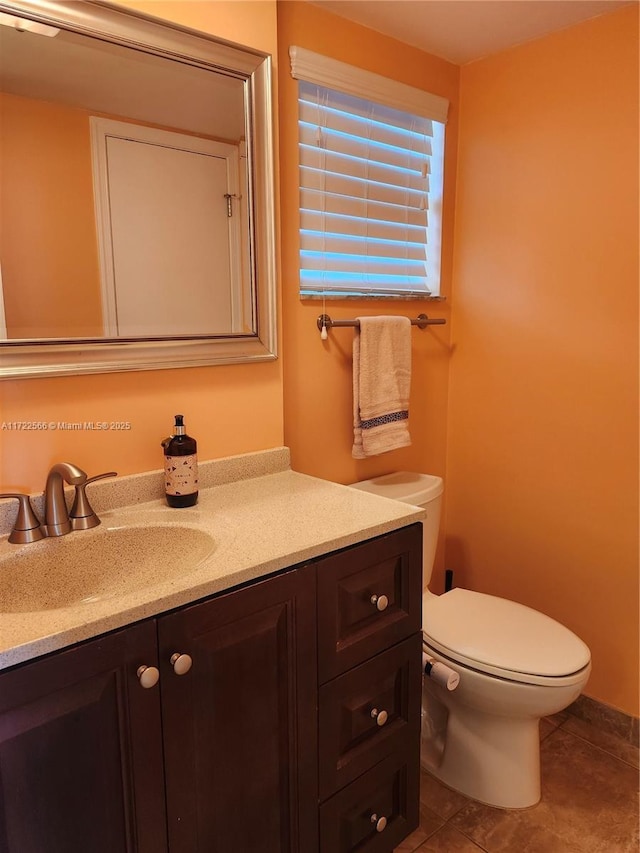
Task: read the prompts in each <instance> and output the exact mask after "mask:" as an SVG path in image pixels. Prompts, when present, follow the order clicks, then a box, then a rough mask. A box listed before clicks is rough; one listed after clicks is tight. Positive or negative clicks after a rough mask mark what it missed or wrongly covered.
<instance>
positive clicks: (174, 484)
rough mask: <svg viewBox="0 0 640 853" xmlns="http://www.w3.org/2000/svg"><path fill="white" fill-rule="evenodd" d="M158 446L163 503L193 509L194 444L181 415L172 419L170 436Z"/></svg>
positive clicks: (195, 482)
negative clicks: (165, 501) (159, 448)
mask: <svg viewBox="0 0 640 853" xmlns="http://www.w3.org/2000/svg"><path fill="white" fill-rule="evenodd" d="M161 444H162V447H163V449H164V472H165V478H164V488H165V494H166V498H167V503H168V504H169V506H172V507H186V506H193V505H194V504H195V503H196V502H197V500H198V456H197V450H198V444H197V442H196V440H195V438H192V437H191V436H190V435H187V432H186V429H185V426H184V415H176V416H175V426H174V430H173V435H170V436H169V437H168V438H165V439H164V441H162V442H161Z"/></svg>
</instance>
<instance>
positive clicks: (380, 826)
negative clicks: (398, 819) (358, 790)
mask: <svg viewBox="0 0 640 853" xmlns="http://www.w3.org/2000/svg"><path fill="white" fill-rule="evenodd" d="M371 823H373V824H374V825H375V828H376V832H384V831H385V829H386V827H387V819H386V817H385V816H384V815H382V816H381V817H378V815H377V814H375V813H374V814H372V815H371Z"/></svg>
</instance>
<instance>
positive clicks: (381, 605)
mask: <svg viewBox="0 0 640 853" xmlns="http://www.w3.org/2000/svg"><path fill="white" fill-rule="evenodd" d="M371 603H372V604H373V605H374V606H375V608H376V610H380V611H382V610H386V609H387V607H388V606H389V599H388V598H387V596H386V595H372V596H371Z"/></svg>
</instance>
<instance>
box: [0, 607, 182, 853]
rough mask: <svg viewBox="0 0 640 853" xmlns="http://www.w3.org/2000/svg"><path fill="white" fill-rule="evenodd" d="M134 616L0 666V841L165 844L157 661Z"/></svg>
mask: <svg viewBox="0 0 640 853" xmlns="http://www.w3.org/2000/svg"><path fill="white" fill-rule="evenodd" d="M157 658H158V652H157V644H156V630H155V625H154V624H153V622H143V623H140V624H138V625H134V626H132V627H131V628H127V629H126V630H124V631H117V632H116V633H113V634H108V635H106V636H104V637H100V638H99V639H97V640H93V641H91V642H90V643H86V644H84V645H81V646H76V647H73V648H70V649H67V650H65V651H62V652H58V653H56V654H54V655H51V656H50V657H47V658H44V659H42V660H38V661H35V662H34V663H29V664H26V665H24V666H22V667H19V668H18V669H14V670H11V671H9V672H6V673H3V674H1V675H0V851H2V853H76V851H77V853H81V851H91V853H132V851H136V853H161V851H165V850H166V849H167V848H166V826H165V820H164V817H163V815H164V782H163V764H162V734H161V718H160V703H159V693H158V687H157V686H156V687H155V688H151V689H143V688H142V687H141V685H140V682H139V680H138V676H137V670H138V668H139V667H140V666H149V667H151V666H155V667H157V663H158V660H157Z"/></svg>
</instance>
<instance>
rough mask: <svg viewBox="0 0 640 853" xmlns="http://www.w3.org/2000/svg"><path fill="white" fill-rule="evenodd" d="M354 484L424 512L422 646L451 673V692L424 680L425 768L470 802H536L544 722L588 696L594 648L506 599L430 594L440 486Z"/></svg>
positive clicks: (395, 480) (424, 480)
mask: <svg viewBox="0 0 640 853" xmlns="http://www.w3.org/2000/svg"><path fill="white" fill-rule="evenodd" d="M353 487H354V488H358V489H362V490H364V491H367V492H372V493H374V494H377V495H381V496H383V497H387V498H393V499H395V500H400V501H404V502H405V503H410V504H414V505H417V506H421V507H424V508H425V509H426V511H427V517H426V519H425V520H424V522H423V534H424V545H423V584H422V586H423V590H424V592H423V597H422V605H423V611H422V628H423V649H424V651H425V652H426V654H427V655H428V656H429V657H430V658H433V659H435V660H436V661H439V662H441V663H443V664H445V665H446V666H448V667H450V668H451V669H453V670H455V671H456V672H457V673H458V674H459V676H460V681H459V683H458V685H457V687H456V688H455V689H454V690H452V691H449V690H447V689H446V688H445V687H442V686H440V685H439V684H436V683H435V682H434V681H432V680H431V679H430V678H427V677H425V679H424V689H423V700H422V703H423V710H422V717H423V732H422V738H423V748H422V763H423V766H424V767H425V768H426V769H427V770H429V771H430V772H431V773H432V774H433V775H434V776H436V777H437V778H438V779H440V780H441V781H442V782H444V783H445V784H446V785H448V786H449V787H451V788H454V789H455V790H457V791H460V792H461V793H462V794H465V795H466V796H467V797H471V798H472V799H474V800H478V801H480V802H482V803H486V804H488V805H491V806H498V807H500V808H513V809H520V808H526V807H528V806H533V805H535V804H536V803H537V802H538V801H539V799H540V741H539V733H538V723H539V721H540V718H541V717H544V716H547V715H549V714H555V713H557V712H558V711H561V710H563V709H564V708H566V707H567V706H568V705H570V704H571V702H573V701H574V700H575V699H576V698H577V697H578V696H579V695H580V693H581V692H582V690H583V688H584V686H585V684H586V683H587V679H588V677H589V672H590V670H591V655H590V652H589V649H588V647H587V646H586V645H585V644H584V643H583V642H582V640H580V639H579V637H577V636H576V635H575V634H573V633H572V632H571V631H570V630H569V629H568V628H565V627H564V625H561V624H560V623H559V622H556V621H555V620H554V619H551V618H549V617H548V616H545V615H543V614H542V613H539V612H538V611H537V610H532V609H531V608H530V607H525V606H523V605H522V604H517V603H515V602H513V601H507V600H506V599H504V598H497V597H496V596H493V595H485V594H483V593H479V592H472V591H471V590H467V589H455V588H454V589H452V590H450V591H449V592H446V593H444V594H443V595H434V594H433V593H432V592H430V591H429V589H428V588H427V585H428V583H429V581H430V579H431V572H432V570H433V561H434V557H435V551H436V544H437V538H438V528H439V523H440V508H441V503H442V492H443V483H442V479H441V478H440V477H434V476H431V475H428V474H413V473H409V472H405V471H402V472H398V473H395V474H388V475H386V476H383V477H377V478H374V479H372V480H364V481H362V482H360V483H355V484H353Z"/></svg>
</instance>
